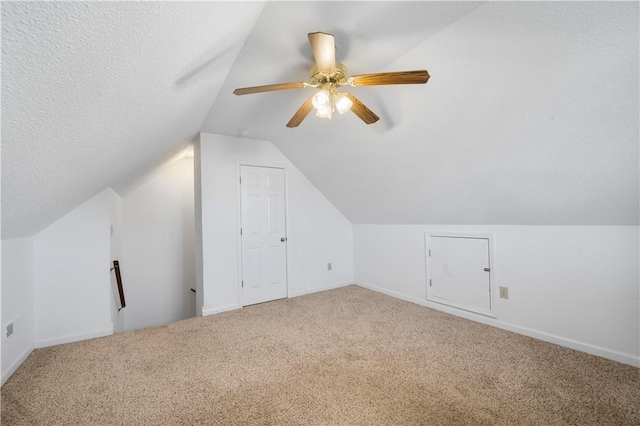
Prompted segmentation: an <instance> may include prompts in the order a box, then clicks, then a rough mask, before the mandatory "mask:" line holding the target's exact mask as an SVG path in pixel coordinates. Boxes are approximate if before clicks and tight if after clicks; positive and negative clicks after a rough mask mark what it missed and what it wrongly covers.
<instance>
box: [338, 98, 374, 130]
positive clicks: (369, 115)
mask: <svg viewBox="0 0 640 426" xmlns="http://www.w3.org/2000/svg"><path fill="white" fill-rule="evenodd" d="M344 95H345V96H346V97H348V98H349V99H351V102H353V105H351V111H353V113H354V114H355V115H357V116H358V117H360V119H361V120H362V121H364V122H365V123H367V124H373V123H375V122H376V121H378V120H379V119H380V117H378V116H377V115H375V113H374V112H373V111H371V110H370V109H369V108H367V107H366V106H365V105H364V104H363V103H362V102H360V100H359V99H358V98H356V97H355V96H353V95H352V94H351V93H348V92H345V93H344Z"/></svg>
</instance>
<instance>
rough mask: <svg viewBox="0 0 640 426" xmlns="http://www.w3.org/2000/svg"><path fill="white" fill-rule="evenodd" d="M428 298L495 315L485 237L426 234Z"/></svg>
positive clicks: (486, 238) (488, 251) (488, 250)
mask: <svg viewBox="0 0 640 426" xmlns="http://www.w3.org/2000/svg"><path fill="white" fill-rule="evenodd" d="M426 238H427V247H428V251H427V265H428V268H427V270H428V273H427V275H428V276H427V300H429V301H432V302H437V303H441V304H444V305H448V306H451V307H454V308H458V309H464V310H466V311H470V312H475V313H478V314H482V315H487V316H491V317H495V315H494V309H493V308H494V303H493V300H492V295H493V291H492V282H491V256H490V247H491V241H490V238H489V237H488V236H457V235H442V234H439V235H433V234H432V235H429V234H428V235H427V236H426Z"/></svg>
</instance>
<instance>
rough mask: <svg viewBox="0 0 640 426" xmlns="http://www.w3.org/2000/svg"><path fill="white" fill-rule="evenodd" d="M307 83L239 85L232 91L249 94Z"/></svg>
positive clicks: (290, 87)
mask: <svg viewBox="0 0 640 426" xmlns="http://www.w3.org/2000/svg"><path fill="white" fill-rule="evenodd" d="M304 87H307V83H278V84H267V85H266V86H253V87H241V88H239V89H236V90H234V91H233V94H234V95H249V94H251V93H260V92H273V91H274V90H287V89H302V88H304Z"/></svg>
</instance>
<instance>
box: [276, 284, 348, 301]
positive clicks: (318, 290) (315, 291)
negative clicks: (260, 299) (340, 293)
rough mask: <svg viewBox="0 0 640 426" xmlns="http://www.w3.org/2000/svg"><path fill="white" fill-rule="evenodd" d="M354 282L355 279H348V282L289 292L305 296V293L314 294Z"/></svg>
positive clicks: (293, 294)
mask: <svg viewBox="0 0 640 426" xmlns="http://www.w3.org/2000/svg"><path fill="white" fill-rule="evenodd" d="M352 284H355V283H354V282H353V281H348V282H346V283H340V284H330V285H328V286H325V287H320V288H316V289H313V290H304V291H292V292H289V297H298V296H304V295H305V294H312V293H318V292H320V291H326V290H333V289H336V288H340V287H346V286H348V285H352Z"/></svg>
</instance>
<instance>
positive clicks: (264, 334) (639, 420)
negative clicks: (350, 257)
mask: <svg viewBox="0 0 640 426" xmlns="http://www.w3.org/2000/svg"><path fill="white" fill-rule="evenodd" d="M1 410H2V411H1V412H2V425H3V426H8V425H27V424H29V425H32V424H33V425H44V424H47V425H49V424H55V425H58V424H60V425H62V424H64V425H196V424H212V425H213V424H215V425H236V424H237V425H254V424H256V425H280V424H299V425H418V424H424V425H489V424H491V425H561V424H567V425H640V370H639V369H637V368H634V367H630V366H627V365H624V364H620V363H617V362H614V361H609V360H606V359H603V358H599V357H595V356H592V355H588V354H584V353H581V352H577V351H573V350H569V349H565V348H562V347H559V346H556V345H552V344H549V343H545V342H541V341H538V340H535V339H532V338H528V337H525V336H521V335H518V334H513V333H510V332H507V331H504V330H500V329H496V328H492V327H488V326H485V325H481V324H478V323H474V322H472V321H468V320H465V319H461V318H458V317H455V316H452V315H448V314H445V313H442V312H439V311H435V310H432V309H428V308H425V307H422V306H418V305H415V304H412V303H408V302H404V301H400V300H396V299H393V298H391V297H387V296H384V295H381V294H378V293H375V292H372V291H369V290H365V289H362V288H359V287H356V286H349V287H345V288H340V289H337V290H330V291H325V292H321V293H316V294H311V295H308V296H303V297H298V298H293V299H285V300H280V301H276V302H271V303H265V304H261V305H255V306H250V307H246V308H243V309H241V310H238V311H233V312H227V313H223V314H219V315H214V316H209V317H205V318H192V319H189V320H184V321H181V322H178V323H176V324H172V325H169V326H163V327H155V328H149V329H145V330H139V331H136V332H130V333H122V334H118V335H114V336H110V337H105V338H100V339H93V340H88V341H84V342H78V343H72V344H67V345H60V346H55V347H50V348H44V349H38V350H36V351H34V352H33V353H32V354H31V356H30V357H29V358H28V359H27V360H26V361H25V363H24V364H23V365H22V366H21V367H20V369H19V370H18V371H17V372H16V373H15V374H14V375H13V377H11V378H10V379H9V380H8V381H7V383H6V384H5V385H4V386H3V387H2V409H1Z"/></svg>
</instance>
